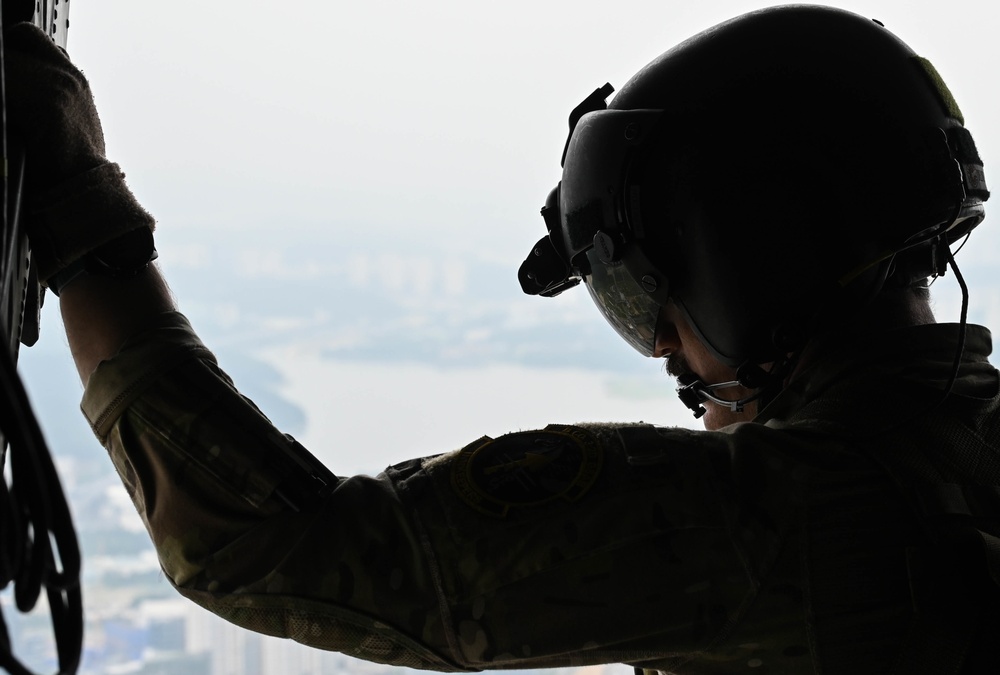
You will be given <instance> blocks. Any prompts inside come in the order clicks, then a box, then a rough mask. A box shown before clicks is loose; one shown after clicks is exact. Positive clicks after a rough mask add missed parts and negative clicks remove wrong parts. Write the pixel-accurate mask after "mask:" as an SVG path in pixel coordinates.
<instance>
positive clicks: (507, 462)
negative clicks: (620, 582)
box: [451, 425, 603, 518]
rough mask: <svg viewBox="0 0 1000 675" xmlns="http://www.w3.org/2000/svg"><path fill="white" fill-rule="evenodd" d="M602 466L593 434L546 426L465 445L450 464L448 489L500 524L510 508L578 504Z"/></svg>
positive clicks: (482, 439)
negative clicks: (450, 486) (577, 501)
mask: <svg viewBox="0 0 1000 675" xmlns="http://www.w3.org/2000/svg"><path fill="white" fill-rule="evenodd" d="M602 463H603V453H602V448H601V444H600V442H599V441H598V439H597V437H596V436H594V434H592V433H591V432H589V431H587V430H586V429H581V428H579V427H570V426H560V425H550V426H548V427H546V428H545V429H543V430H542V431H523V432H518V433H513V434H507V435H506V436H501V437H500V438H497V439H492V438H489V437H488V436H486V437H483V438H480V439H479V440H478V441H475V442H474V443H472V444H470V445H467V446H466V447H465V448H463V449H462V450H461V451H460V452H459V453H458V455H457V456H455V458H454V460H453V461H452V465H451V484H452V487H453V488H454V489H455V492H456V493H457V494H458V496H459V498H460V499H461V500H462V501H464V502H465V503H466V504H468V505H469V506H471V507H472V508H474V509H476V510H477V511H479V512H481V513H485V514H486V515H490V516H495V517H497V518H503V517H504V516H506V515H507V513H508V512H509V511H510V510H511V509H512V508H523V507H532V506H540V505H542V504H546V503H548V502H553V501H556V500H560V499H561V500H563V501H567V502H574V501H576V500H578V499H579V498H580V497H582V496H583V495H584V494H586V493H587V491H588V490H590V488H591V487H592V486H593V484H594V481H595V480H596V479H597V476H598V475H599V474H600V470H601V465H602Z"/></svg>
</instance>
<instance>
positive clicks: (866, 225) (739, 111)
mask: <svg viewBox="0 0 1000 675" xmlns="http://www.w3.org/2000/svg"><path fill="white" fill-rule="evenodd" d="M612 91H613V89H612V88H611V86H610V85H605V86H604V87H602V88H600V89H598V90H596V91H595V92H594V93H593V94H591V95H590V96H589V97H588V98H587V99H585V100H584V101H583V103H581V104H580V105H579V106H577V108H576V109H574V111H573V113H572V114H571V116H570V134H569V137H568V139H567V142H566V146H565V149H564V152H563V161H562V165H563V172H562V180H561V181H560V183H559V185H558V186H557V187H556V188H555V189H554V190H553V191H552V192H551V194H550V195H549V198H548V200H547V201H546V204H545V207H543V209H542V215H543V218H544V220H545V224H546V228H547V230H548V233H547V234H546V236H544V237H542V239H541V240H539V242H538V243H537V244H536V245H535V246H534V247H533V248H532V250H531V252H530V253H529V255H528V257H527V259H526V260H525V262H524V263H523V264H522V266H521V268H520V270H519V274H518V276H519V280H520V282H521V285H522V288H523V290H524V291H525V292H526V293H529V294H537V295H542V296H554V295H558V294H559V293H561V292H562V291H564V290H566V289H567V288H569V287H572V286H574V285H576V284H578V283H579V282H580V281H581V280H582V281H583V282H584V284H585V285H586V287H587V289H588V291H589V292H590V295H591V297H592V298H593V300H594V302H595V303H596V305H597V307H598V308H599V310H600V311H601V313H602V314H603V315H604V317H605V318H606V319H607V320H608V322H609V323H610V324H611V325H612V326H613V327H614V329H615V330H616V331H617V332H618V333H619V335H621V337H623V338H624V339H625V340H626V341H627V342H628V343H629V344H631V345H632V346H633V347H634V348H635V349H636V350H638V351H639V352H640V353H642V354H644V355H647V356H651V355H652V354H653V348H654V340H655V331H656V322H657V317H658V315H659V310H660V307H662V306H663V305H664V304H666V303H667V302H668V301H671V302H673V303H675V304H676V306H677V307H678V308H679V309H680V310H681V311H682V312H683V313H684V315H685V317H686V318H687V320H688V321H689V323H690V325H691V327H692V328H693V329H694V331H695V332H696V333H697V335H698V336H699V337H700V338H701V340H702V341H703V342H704V344H705V345H706V346H707V347H708V348H709V350H711V352H712V353H713V354H714V355H715V356H716V358H718V359H719V360H720V361H721V362H723V363H725V364H727V365H730V366H732V367H735V368H739V367H741V366H744V365H746V364H761V363H767V362H774V361H776V360H780V359H782V358H784V357H785V356H786V355H787V354H788V353H789V352H792V351H795V350H797V349H800V348H801V347H802V346H803V344H804V343H805V341H806V340H807V339H808V338H809V336H810V335H812V334H814V333H815V332H816V331H817V330H820V329H821V328H822V327H823V325H824V322H826V323H829V322H833V321H841V320H844V319H845V318H848V317H849V315H850V312H851V311H852V310H854V309H856V308H858V307H860V306H862V305H863V304H864V303H866V302H867V301H868V300H869V299H870V298H872V297H874V295H875V294H877V293H878V292H879V291H880V290H881V289H882V288H884V287H886V286H887V285H890V286H891V285H899V286H903V285H908V284H911V283H913V282H914V281H915V280H919V279H921V278H926V277H928V276H934V275H937V274H940V273H943V271H944V267H943V266H944V260H945V258H946V256H945V255H943V254H942V251H943V247H947V246H949V245H950V244H951V243H953V242H955V241H956V240H958V239H959V238H961V237H963V236H964V235H966V234H967V233H968V232H969V231H971V230H972V228H974V227H975V226H976V225H978V224H979V222H980V221H981V220H982V219H983V217H984V209H983V202H984V201H985V200H986V199H988V197H989V192H988V190H987V187H986V182H985V178H984V173H983V166H982V160H981V159H980V157H979V154H978V152H977V150H976V147H975V144H974V142H973V140H972V136H971V135H970V134H969V132H968V131H967V130H966V129H965V128H964V119H963V116H962V113H961V111H960V110H959V107H958V105H957V104H956V102H955V99H954V98H953V97H952V95H951V93H950V92H949V90H948V88H947V87H946V86H945V84H944V82H943V80H942V79H941V77H940V75H939V74H938V73H937V71H936V70H935V68H934V67H933V65H931V63H930V62H929V61H927V60H926V59H924V58H921V57H919V56H918V55H917V54H916V53H915V52H914V51H913V50H912V49H910V48H909V47H908V46H907V45H906V44H904V43H903V42H902V41H901V40H899V39H898V38H897V37H896V36H894V35H893V34H892V33H890V32H889V31H888V30H886V29H885V28H884V27H883V26H882V24H881V23H879V22H877V21H874V20H870V19H866V18H863V17H861V16H857V15H855V14H852V13H850V12H846V11H842V10H838V9H834V8H830V7H818V6H803V5H797V6H787V7H776V8H769V9H764V10H761V11H757V12H753V13H750V14H746V15H743V16H740V17H737V18H735V19H732V20H730V21H728V22H725V23H723V24H720V25H718V26H715V27H713V28H710V29H708V30H706V31H704V32H702V33H700V34H698V35H696V36H694V37H692V38H690V39H689V40H687V41H685V42H683V43H681V44H679V45H677V46H676V47H674V48H673V49H671V50H669V51H667V52H666V53H664V54H663V55H661V56H660V57H659V58H657V59H655V60H654V61H653V62H651V63H650V64H649V65H647V66H646V67H645V68H643V69H642V70H640V71H639V72H638V73H637V74H636V75H635V76H634V77H633V78H632V79H631V80H629V82H628V83H626V84H625V86H624V87H622V89H621V91H620V92H619V93H618V94H617V95H616V96H615V97H614V98H613V99H612V100H611V102H610V104H606V103H605V99H606V98H607V97H608V96H609V95H610V94H611V92H612Z"/></svg>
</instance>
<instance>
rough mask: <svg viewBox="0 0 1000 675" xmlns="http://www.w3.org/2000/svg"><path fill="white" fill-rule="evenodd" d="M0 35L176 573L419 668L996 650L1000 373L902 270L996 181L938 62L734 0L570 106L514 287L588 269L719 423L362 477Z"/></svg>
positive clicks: (124, 467)
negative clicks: (272, 406) (254, 358)
mask: <svg viewBox="0 0 1000 675" xmlns="http://www.w3.org/2000/svg"><path fill="white" fill-rule="evenodd" d="M7 41H8V48H9V49H12V50H15V51H14V54H15V56H14V58H13V60H14V61H15V63H14V64H13V66H12V72H13V73H14V74H15V75H14V77H13V78H12V91H13V92H15V93H14V96H17V97H20V98H19V100H18V101H15V103H16V106H15V109H14V111H13V114H14V115H15V119H17V120H18V121H20V122H21V124H22V125H24V126H26V127H28V128H29V129H30V130H31V131H32V132H33V138H34V141H33V143H32V144H30V145H29V148H28V151H29V153H30V156H31V157H32V158H33V159H34V161H35V162H36V167H37V166H41V167H42V169H37V168H36V171H43V172H44V175H46V176H47V177H48V178H49V185H50V186H51V187H48V188H46V189H44V190H40V191H38V192H37V193H35V194H33V195H31V218H32V221H31V224H30V228H31V229H30V234H31V237H32V242H33V246H34V250H35V253H36V255H37V256H38V257H39V260H40V263H41V266H42V276H43V278H44V279H46V280H47V284H48V287H49V289H50V290H52V291H54V292H58V294H59V296H60V299H61V308H62V312H63V315H64V319H65V323H66V329H67V332H68V335H69V341H70V346H71V348H72V350H73V355H74V357H75V359H76V362H77V365H78V367H79V371H80V375H81V377H82V378H83V380H84V382H85V383H86V391H85V394H84V399H83V405H82V407H83V411H84V413H85V414H86V416H87V417H88V419H89V420H90V422H91V424H92V426H93V429H94V431H95V433H96V434H97V436H98V438H99V439H100V440H101V442H102V443H103V444H104V445H105V447H106V448H107V449H108V451H109V453H110V455H111V459H112V461H113V462H114V464H115V466H116V468H117V470H118V472H119V474H120V476H121V478H122V480H123V482H124V483H125V486H126V488H127V489H128V491H129V493H130V495H131V496H132V498H133V500H134V502H135V504H136V506H137V508H138V510H139V513H140V515H141V516H142V518H143V520H144V522H145V524H146V526H147V528H148V529H149V532H150V535H151V537H152V539H153V541H154V543H155V545H156V547H157V550H158V551H159V555H160V561H161V564H162V567H163V570H164V573H165V574H166V576H167V578H168V579H169V580H170V581H171V583H173V584H174V585H175V586H176V587H177V589H178V590H179V591H180V592H181V593H182V594H184V595H185V596H187V597H189V598H191V599H192V600H194V601H195V602H198V603H199V604H201V605H203V606H205V607H207V608H208V609H210V610H211V611H213V612H215V613H217V614H219V615H220V616H222V617H224V618H226V619H228V620H230V621H232V622H234V623H237V624H239V625H242V626H246V627H248V628H251V629H253V630H257V631H260V632H263V633H268V634H271V635H280V636H286V637H291V638H293V639H295V640H299V641H301V642H305V643H307V644H310V645H314V646H316V647H320V648H324V649H335V650H340V651H343V652H345V653H347V654H351V655H355V656H358V657H360V658H365V659H371V660H375V661H380V662H384V663H391V664H396V665H403V666H411V667H419V668H430V669H438V670H463V669H487V668H512V667H520V668H528V667H551V666H566V665H583V664H592V663H608V662H624V663H629V664H633V665H635V666H636V667H637V668H644V669H651V670H660V671H663V672H676V673H736V672H744V671H747V670H749V671H752V672H773V673H812V672H824V673H888V672H899V673H918V672H926V673H941V672H965V673H981V672H995V671H996V669H997V667H998V665H1000V656H998V655H996V653H995V650H994V648H993V643H994V640H993V638H994V636H995V635H996V634H997V630H998V629H1000V612H998V609H1000V601H998V597H997V596H998V591H997V587H996V584H995V581H996V580H998V579H1000V554H998V551H1000V540H998V539H997V535H998V534H1000V508H998V507H997V500H996V494H998V493H997V486H998V485H1000V455H998V444H1000V418H998V412H997V411H998V404H1000V387H998V384H1000V379H998V373H997V371H996V370H995V369H994V368H993V367H992V366H990V364H989V363H988V361H987V356H988V355H989V352H990V349H991V346H990V336H989V332H988V331H987V330H986V329H985V328H982V327H979V326H973V325H966V322H965V318H964V314H963V318H962V322H961V323H960V324H959V325H939V324H936V323H934V317H933V315H932V314H931V311H930V308H929V304H928V293H927V289H926V280H927V278H928V277H934V276H938V275H941V274H943V273H944V272H945V270H946V267H947V266H949V265H950V266H951V267H952V268H953V270H954V273H955V275H956V277H958V278H961V277H960V273H959V270H958V267H957V266H956V265H955V263H954V258H953V256H952V254H951V248H950V246H951V244H952V243H954V242H956V241H957V240H959V239H960V238H962V237H964V236H965V235H966V234H968V233H969V232H970V231H971V230H972V229H973V228H974V227H975V226H976V225H978V224H979V223H980V221H981V220H982V219H983V215H984V209H983V202H984V201H985V200H986V199H987V198H988V196H989V193H988V191H987V189H986V183H985V180H984V177H983V170H982V162H981V160H980V159H979V156H978V153H977V152H976V149H975V144H974V143H973V141H972V137H971V135H970V134H969V132H968V131H966V130H965V128H964V126H963V118H962V115H961V112H960V110H959V108H958V105H957V104H956V102H955V100H954V98H953V97H952V96H951V94H950V93H949V91H948V89H947V87H946V86H945V85H944V82H943V81H942V80H941V78H940V76H939V75H938V74H937V72H936V71H935V69H934V68H933V66H932V65H931V64H930V63H929V62H928V61H927V60H925V59H922V58H920V57H918V56H917V55H915V54H914V53H913V52H912V50H910V48H909V47H907V46H906V45H905V44H903V43H902V42H900V41H899V40H898V39H897V38H896V37H894V36H893V35H892V34H891V33H889V32H888V31H886V30H885V29H884V28H883V27H882V26H881V25H880V24H878V23H877V22H872V21H869V20H866V19H863V18H861V17H858V16H855V15H853V14H849V13H846V12H842V11H839V10H834V9H830V8H819V7H806V6H797V7H786V8H776V9H769V10H764V11H761V12H756V13H752V14H749V15H745V16H742V17H738V18H736V19H734V20H732V21H730V22H727V23H725V24H722V25H720V26H717V27H715V28H713V29H710V30H708V31H706V32H704V33H701V34H699V35H697V36H695V37H694V38H692V39H690V40H688V41H686V42H684V43H682V44H681V45H679V46H677V47H675V48H674V49H672V50H670V51H668V52H666V53H665V54H663V55H662V56H661V57H659V58H658V59H656V60H655V61H653V62H652V63H651V64H650V65H649V66H647V67H646V68H644V69H643V70H641V71H640V72H639V73H638V74H637V75H636V76H635V77H634V78H633V79H632V80H631V81H630V82H628V83H627V84H626V85H625V86H624V87H623V89H622V90H621V92H620V93H618V94H617V95H616V96H615V97H614V99H613V100H612V101H611V103H610V107H608V106H606V104H605V101H604V99H605V98H606V97H607V96H608V95H609V94H610V87H606V88H602V89H600V90H598V91H597V92H595V93H594V94H593V95H591V96H590V97H588V98H587V99H586V100H585V101H584V102H583V103H582V104H581V105H580V106H579V107H578V108H577V109H576V110H575V111H574V113H573V115H572V116H571V127H572V128H571V132H570V137H569V139H568V141H567V146H566V150H565V153H564V158H563V159H564V169H563V177H562V181H561V183H560V185H559V186H558V187H557V188H556V189H555V190H553V192H552V193H551V195H550V197H549V200H548V202H547V203H546V207H545V209H543V215H544V217H545V223H546V226H547V230H548V232H547V234H546V236H544V237H543V238H542V239H541V240H540V241H539V242H538V244H536V246H535V247H533V248H532V250H531V253H530V254H529V256H528V259H527V260H526V261H525V263H524V265H523V266H522V268H521V270H520V274H519V277H520V281H521V283H522V287H523V288H524V290H525V291H527V292H529V293H536V294H541V295H545V296H552V295H557V294H558V293H560V292H562V291H563V290H565V289H567V288H569V287H571V286H573V285H575V284H577V283H578V282H580V281H581V280H582V281H583V283H584V285H585V286H586V288H587V289H588V291H589V292H590V294H591V296H592V297H593V299H594V301H595V303H596V304H597V306H598V309H599V310H600V311H601V313H602V314H603V315H604V316H605V318H607V319H608V321H609V322H610V323H611V325H612V326H613V327H614V328H615V330H617V331H618V332H619V334H621V336H622V337H623V338H624V339H625V340H627V341H628V342H629V343H630V344H632V345H633V346H634V347H635V348H636V349H637V350H638V351H640V352H641V353H643V354H645V355H647V356H653V357H658V358H660V357H665V358H667V360H668V369H669V371H670V372H671V373H672V374H674V375H675V376H677V378H678V384H679V392H680V394H681V397H682V399H683V400H684V401H685V402H686V403H687V404H688V405H689V406H690V407H691V408H692V410H694V411H695V412H696V414H699V415H701V414H704V420H705V424H706V427H707V428H708V430H707V431H704V432H694V431H688V430H684V429H672V428H670V429H668V428H658V427H654V426H648V425H608V424H582V425H578V426H555V425H553V426H549V427H547V428H545V429H542V430H538V431H531V432H520V433H514V434H510V435H506V436H502V437H500V438H497V439H491V438H486V437H484V438H481V439H479V440H476V441H474V442H472V443H470V444H469V445H468V446H466V447H465V448H463V449H461V450H459V451H456V452H451V453H446V454H442V455H438V456H435V457H430V458H425V459H420V460H414V461H411V462H405V463H402V464H399V465H397V466H394V467H390V468H388V469H387V470H386V471H385V472H384V473H382V474H380V475H379V476H377V477H374V478H371V477H365V476H358V477H353V478H341V477H335V476H333V475H332V474H330V473H329V472H327V471H325V469H323V468H322V467H320V466H319V465H318V464H317V463H316V462H315V461H314V460H313V459H312V458H311V456H310V455H309V454H308V453H307V452H306V451H305V450H304V449H303V448H302V447H301V446H299V445H298V444H297V443H295V442H294V440H292V439H290V438H289V437H287V436H284V435H282V434H281V433H279V432H278V431H277V430H275V429H274V428H273V427H272V426H271V424H270V423H269V422H268V421H267V420H266V418H264V417H263V416H262V415H261V414H260V413H259V412H258V411H257V410H256V408H255V407H254V406H253V405H252V404H251V403H249V402H248V401H246V400H245V399H244V398H243V397H241V396H240V394H239V393H238V391H237V390H236V389H235V388H234V387H233V385H232V383H231V382H230V380H229V379H228V378H227V377H226V376H225V374H224V373H222V372H221V371H220V370H219V368H218V367H217V365H216V362H215V360H214V358H213V356H212V354H211V353H210V352H209V351H208V350H207V349H206V347H205V346H204V345H203V344H202V343H201V342H200V341H199V339H198V338H197V336H196V335H195V333H194V331H193V330H192V329H191V327H190V325H189V324H188V322H187V321H186V320H185V319H184V317H183V316H182V315H181V314H179V313H178V312H177V311H176V309H175V307H174V304H173V301H172V300H171V297H170V295H169V292H168V291H167V287H166V285H165V283H164V281H163V280H162V278H161V276H160V275H159V273H158V271H157V270H156V268H155V267H153V266H152V265H150V264H149V263H150V261H151V260H152V258H153V257H154V255H155V253H154V248H153V240H152V236H151V231H152V226H153V221H152V218H151V217H150V216H149V215H148V214H146V212H145V211H143V209H142V208H141V207H140V206H139V205H138V204H137V203H136V201H135V200H134V198H133V197H132V196H131V194H130V192H129V191H128V189H127V187H126V186H125V184H124V181H123V178H122V175H121V173H120V171H119V170H118V168H117V166H116V165H114V164H111V163H109V162H108V160H107V159H106V158H105V157H104V149H103V141H102V133H101V128H100V124H99V122H98V120H97V116H96V112H95V111H94V108H93V104H92V103H91V98H90V95H89V90H88V88H87V85H86V82H85V80H84V79H83V77H82V76H81V75H80V74H79V73H78V72H77V71H76V70H75V69H74V68H73V66H72V65H70V64H69V62H68V61H67V60H66V59H65V57H64V56H63V55H62V54H61V53H59V52H58V51H57V50H55V49H54V48H52V47H50V46H49V44H48V43H47V42H46V41H45V39H44V38H43V37H42V36H41V35H40V34H38V33H36V32H32V31H30V30H28V29H27V28H25V27H20V28H17V29H15V30H13V31H11V32H10V33H9V35H8V38H7ZM18 73H21V74H22V75H21V76H19V75H18ZM25 73H28V74H30V76H31V77H32V78H33V81H34V82H37V84H33V85H32V87H29V86H28V85H26V84H25V83H24V82H23V81H21V82H19V81H18V77H22V79H23V76H24V74H25ZM29 94H30V95H29ZM334 386H335V385H334Z"/></svg>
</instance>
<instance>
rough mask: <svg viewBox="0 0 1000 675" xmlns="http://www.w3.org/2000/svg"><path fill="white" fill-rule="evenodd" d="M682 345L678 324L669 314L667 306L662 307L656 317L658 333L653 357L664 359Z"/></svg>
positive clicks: (654, 343) (654, 340) (654, 341)
mask: <svg viewBox="0 0 1000 675" xmlns="http://www.w3.org/2000/svg"><path fill="white" fill-rule="evenodd" d="M680 346H681V339H680V335H678V333H677V326H676V325H675V324H674V322H673V321H671V320H670V318H669V317H668V316H667V311H666V308H664V307H661V308H660V314H659V315H658V316H657V317H656V335H655V337H654V338H653V358H657V359H662V358H664V357H666V356H670V355H671V354H673V353H674V352H676V351H677V350H678V349H680Z"/></svg>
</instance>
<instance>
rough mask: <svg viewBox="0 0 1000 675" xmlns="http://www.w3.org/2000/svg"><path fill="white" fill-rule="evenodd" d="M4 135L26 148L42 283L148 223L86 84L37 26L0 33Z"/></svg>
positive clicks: (32, 234) (30, 227)
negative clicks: (107, 149)
mask: <svg viewBox="0 0 1000 675" xmlns="http://www.w3.org/2000/svg"><path fill="white" fill-rule="evenodd" d="M4 46H5V60H6V85H7V120H8V131H7V133H8V137H10V138H18V139H21V141H22V143H23V144H24V149H25V156H26V160H25V164H26V169H25V184H26V185H25V192H26V195H25V197H26V202H27V204H26V207H27V209H26V210H27V213H26V217H27V220H26V221H25V223H26V227H27V232H28V239H29V241H30V242H31V249H32V255H33V256H35V259H36V261H37V264H38V271H39V278H40V279H42V281H43V283H44V281H45V280H47V279H49V278H50V277H51V276H52V275H54V274H56V273H57V272H59V271H61V270H62V269H65V268H66V267H67V266H68V265H69V264H70V263H72V262H74V261H75V260H77V259H79V258H81V257H83V256H84V255H86V254H87V253H89V252H90V251H92V250H94V249H95V248H97V247H98V246H100V245H101V244H104V243H106V242H109V241H111V240H113V239H116V238H118V237H119V236H121V235H123V234H125V233H127V232H130V231H132V230H134V229H137V228H140V227H147V228H149V229H153V226H154V220H153V218H152V216H150V215H149V213H147V212H146V210H145V209H143V208H142V206H140V204H139V202H138V201H136V199H135V196H134V195H133V194H132V192H131V191H130V190H129V189H128V186H127V185H126V184H125V174H123V173H122V171H121V169H119V168H118V165H117V164H114V163H112V162H109V161H108V159H107V158H106V157H105V155H104V132H103V130H102V129H101V122H100V119H99V118H98V116H97V109H96V107H95V106H94V99H93V96H92V95H91V92H90V85H89V84H88V83H87V79H86V78H85V77H84V76H83V73H81V72H80V71H79V70H78V69H77V68H76V67H75V66H74V65H73V64H72V63H71V62H70V60H69V58H68V57H67V56H66V54H65V53H64V52H63V51H62V50H61V49H60V48H59V47H57V46H56V45H55V43H53V42H52V40H50V39H49V38H48V37H47V36H46V35H45V34H44V33H43V32H42V31H41V30H40V29H38V28H36V27H35V26H33V25H31V24H27V23H22V24H17V25H15V26H12V27H10V28H9V29H7V30H6V31H5V32H4Z"/></svg>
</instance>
